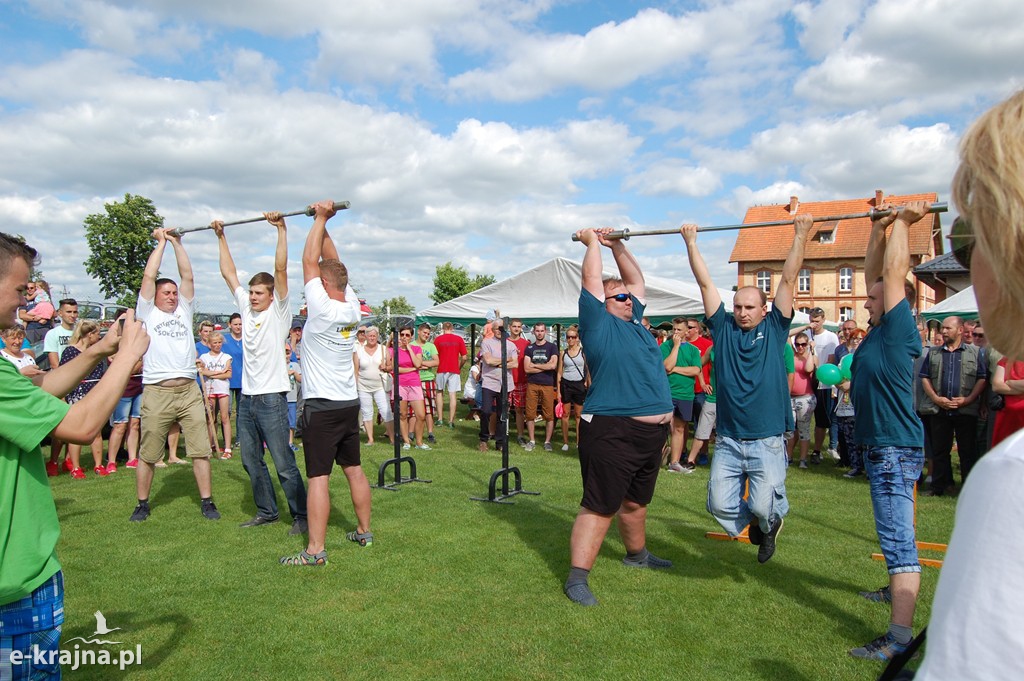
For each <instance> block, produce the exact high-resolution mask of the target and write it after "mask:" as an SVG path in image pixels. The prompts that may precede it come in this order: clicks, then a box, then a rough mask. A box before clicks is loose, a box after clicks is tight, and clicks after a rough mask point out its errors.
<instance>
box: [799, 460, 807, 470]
mask: <svg viewBox="0 0 1024 681" xmlns="http://www.w3.org/2000/svg"><path fill="white" fill-rule="evenodd" d="M800 468H803V469H806V468H807V462H806V461H804V460H803V459H801V460H800Z"/></svg>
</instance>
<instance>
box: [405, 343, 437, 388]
mask: <svg viewBox="0 0 1024 681" xmlns="http://www.w3.org/2000/svg"><path fill="white" fill-rule="evenodd" d="M409 345H415V346H416V347H418V348H419V349H420V350H422V351H423V359H430V360H434V359H437V346H436V345H434V344H433V343H431V342H430V341H427V342H426V343H420V342H419V341H413V342H411V343H409ZM436 377H437V367H436V366H435V367H430V368H429V369H420V381H433V380H434V379H435V378H436Z"/></svg>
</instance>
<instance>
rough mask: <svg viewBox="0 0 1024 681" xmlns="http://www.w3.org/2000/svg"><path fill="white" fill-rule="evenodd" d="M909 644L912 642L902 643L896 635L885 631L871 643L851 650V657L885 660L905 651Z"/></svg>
mask: <svg viewBox="0 0 1024 681" xmlns="http://www.w3.org/2000/svg"><path fill="white" fill-rule="evenodd" d="M909 645H910V643H900V642H899V641H897V640H896V637H895V636H893V635H892V634H890V633H889V632H885V633H884V634H882V635H881V636H879V637H878V638H876V639H875V640H874V641H872V642H871V643H865V644H864V645H862V646H861V647H860V648H854V649H853V650H851V651H850V657H856V658H859V659H861V660H879V661H882V662H885V661H887V660H891V659H892V658H894V657H896V656H897V655H899V654H900V653H902V652H903V651H905V650H906V649H907V647H908V646H909Z"/></svg>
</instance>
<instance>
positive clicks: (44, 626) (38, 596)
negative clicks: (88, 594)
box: [0, 572, 64, 681]
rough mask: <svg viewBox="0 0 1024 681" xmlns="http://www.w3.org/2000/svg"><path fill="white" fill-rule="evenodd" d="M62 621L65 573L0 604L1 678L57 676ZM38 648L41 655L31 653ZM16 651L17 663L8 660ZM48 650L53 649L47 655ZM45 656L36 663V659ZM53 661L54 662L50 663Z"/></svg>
mask: <svg viewBox="0 0 1024 681" xmlns="http://www.w3.org/2000/svg"><path fill="white" fill-rule="evenodd" d="M62 624H64V575H63V574H62V573H61V572H57V574H55V575H54V576H53V577H50V578H49V579H48V580H46V581H45V582H44V583H43V584H41V585H40V586H39V587H38V588H36V590H35V591H33V592H32V593H31V594H30V595H28V596H26V597H25V598H22V599H21V600H19V601H14V602H13V603H7V604H6V605H0V679H5V680H6V679H11V680H12V681H23V680H24V681H28V680H29V679H32V680H35V679H59V678H60V664H59V663H58V662H57V657H58V654H59V649H60V629H61V625H62ZM36 650H38V651H40V652H41V653H42V655H39V654H34V653H35V651H36ZM14 651H19V652H20V653H21V657H22V660H21V662H20V664H12V663H11V653H13V652H14ZM49 651H54V654H52V655H51V654H50V653H49ZM41 658H42V659H44V662H43V663H42V664H39V662H38V660H39V659H41ZM50 660H52V661H53V664H49V661H50Z"/></svg>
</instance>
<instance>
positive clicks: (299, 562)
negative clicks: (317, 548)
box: [281, 549, 327, 567]
mask: <svg viewBox="0 0 1024 681" xmlns="http://www.w3.org/2000/svg"><path fill="white" fill-rule="evenodd" d="M281 565H288V566H291V567H296V566H305V565H311V566H314V567H319V566H321V565H327V550H326V549H325V550H323V551H321V552H320V553H316V554H309V553H307V552H306V549H302V550H301V551H299V552H298V553H297V554H295V555H294V556H285V557H284V558H282V559H281Z"/></svg>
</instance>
